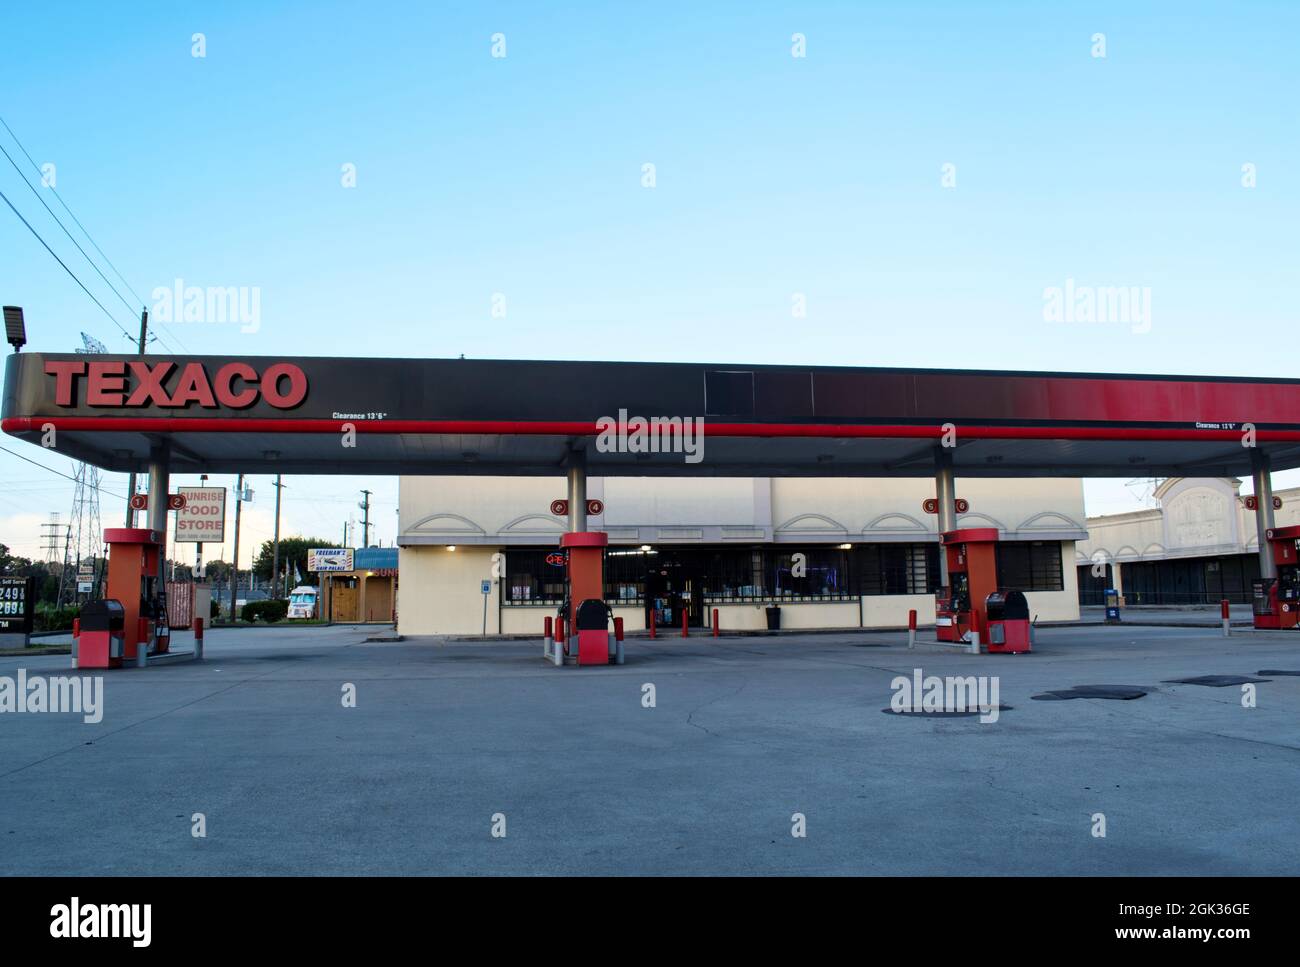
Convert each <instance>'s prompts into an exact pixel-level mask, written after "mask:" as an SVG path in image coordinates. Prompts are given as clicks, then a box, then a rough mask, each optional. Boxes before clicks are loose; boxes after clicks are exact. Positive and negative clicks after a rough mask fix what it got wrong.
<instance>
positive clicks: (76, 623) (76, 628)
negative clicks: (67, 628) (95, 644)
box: [72, 618, 81, 638]
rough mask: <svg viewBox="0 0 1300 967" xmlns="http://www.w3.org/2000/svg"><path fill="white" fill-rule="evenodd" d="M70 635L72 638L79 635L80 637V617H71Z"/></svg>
mask: <svg viewBox="0 0 1300 967" xmlns="http://www.w3.org/2000/svg"><path fill="white" fill-rule="evenodd" d="M72 637H74V638H80V637H81V619H80V618H73V619H72Z"/></svg>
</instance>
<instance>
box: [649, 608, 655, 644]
mask: <svg viewBox="0 0 1300 967" xmlns="http://www.w3.org/2000/svg"><path fill="white" fill-rule="evenodd" d="M654 636H655V609H654V608H651V609H650V637H651V638H653V637H654Z"/></svg>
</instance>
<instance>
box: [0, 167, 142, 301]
mask: <svg viewBox="0 0 1300 967" xmlns="http://www.w3.org/2000/svg"><path fill="white" fill-rule="evenodd" d="M0 154H3V155H4V156H5V158H6V159H8V161H9V163H10V164H11V165H13V169H14V171H16V172H18V177H19V178H21V179H22V180H23V184H24V185H26V186H27V188H28V190H30V191H31V193H32V194H33V195H35V196H36V200H37V201H38V202H40V203H41V207H43V208H44V209H45V210H46V211H47V212H49V213H50V217H51V218H53V219H54V224H56V225H58V226H59V228H61V229H63V234H64V235H66V236H68V241H70V242H71V243H72V244H73V245H75V246H77V251H78V252H80V253H81V255H82V257H83V258H84V259H85V260H86V261H87V262H88V263H90V267H91V268H92V269H94V270H95V272H96V274H98V275H99V277H100V278H101V279H103V280H104V284H105V285H106V286H108V287H109V289H110V290H112V293H113V295H115V296H117V298H118V300H119V301H121V303H122V305H124V306H126V311H127V312H135V307H134V306H132V305H131V303H129V302H127V301H126V299H125V298H124V297H123V296H122V293H120V292H118V291H117V288H116V287H115V286H114V285H113V283H112V282H109V281H108V276H106V275H105V274H104V273H103V272H101V271H100V269H99V266H98V265H96V264H95V261H94V259H92V258H91V257H90V256H89V255H87V254H86V250H85V249H84V248H82V247H81V243H80V242H78V241H77V240H76V239H75V238H73V237H72V233H71V232H70V231H68V226H66V225H64V224H63V222H61V221H59V216H58V215H56V214H54V209H52V208H51V207H50V206H49V205H47V204H46V203H45V199H44V198H42V197H41V193H40V192H39V191H37V190H36V186H35V185H33V184H32V183H31V182H30V181H28V180H27V176H26V175H24V174H23V169H22V168H19V167H18V162H17V161H15V160H14V159H13V157H12V156H11V155H10V154H9V152H8V151H6V150H5V146H4V145H3V144H0ZM127 288H128V289H130V288H131V287H130V286H129V285H128V286H127Z"/></svg>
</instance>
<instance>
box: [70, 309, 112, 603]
mask: <svg viewBox="0 0 1300 967" xmlns="http://www.w3.org/2000/svg"><path fill="white" fill-rule="evenodd" d="M81 342H82V347H81V348H80V349H78V350H77V352H78V353H83V354H87V355H96V354H99V353H106V352H108V347H107V346H105V345H104V344H103V343H102V342H100V341H99V340H98V339H95V338H94V337H93V336H88V335H86V334H85V333H84V332H83V333H82V334H81ZM102 479H103V475H102V474H101V473H100V470H99V468H98V467H92V466H91V465H90V464H88V463H78V464H77V465H76V467H75V469H74V472H73V480H74V481H75V487H74V489H73V492H72V520H71V522H70V523H69V525H68V533H69V538H70V542H71V548H70V556H71V557H72V559H73V560H74V561H75V562H76V571H77V578H76V580H77V583H78V584H79V585H81V586H84V585H85V584H90V586H91V590H90V591H89V593H86V592H81V591H80V589H79V588H78V589H77V591H78V593H77V595H76V597H75V598H73V600H82V599H84V598H87V597H94V596H95V594H96V592H97V591H98V584H99V578H100V569H99V568H98V567H97V565H98V563H99V562H100V561H101V560H103V557H104V531H103V526H102V524H101V522H100V519H99V485H100V482H101V481H102Z"/></svg>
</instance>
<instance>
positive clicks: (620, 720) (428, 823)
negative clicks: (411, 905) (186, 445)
mask: <svg viewBox="0 0 1300 967" xmlns="http://www.w3.org/2000/svg"><path fill="white" fill-rule="evenodd" d="M374 633H375V631H374V629H360V628H348V627H335V628H319V627H315V628H295V629H283V630H282V629H277V630H273V631H220V630H217V631H210V632H209V633H208V638H207V656H208V657H207V660H206V661H204V662H202V663H188V664H174V665H166V666H159V667H150V668H148V669H143V670H137V669H125V670H116V671H111V672H106V673H104V681H105V685H104V689H105V697H104V708H105V711H104V716H103V720H102V721H101V722H100V723H98V724H93V725H92V724H85V723H84V722H83V720H82V716H80V715H75V714H57V715H56V714H48V713H47V714H30V713H6V714H0V837H3V840H4V849H3V850H2V851H0V872H3V873H6V874H47V873H50V874H52V873H59V874H92V875H94V874H121V873H125V874H151V873H157V874H226V873H253V874H262V873H266V874H310V873H331V874H361V873H398V874H443V873H454V874H460V873H470V874H478V873H482V874H497V873H515V874H551V873H559V874H567V873H578V874H584V873H616V874H617V873H648V874H667V873H684V874H710V873H739V874H766V873H796V874H801V873H828V874H859V873H861V874H880V873H888V874H922V873H939V874H942V873H959V874H1139V875H1165V874H1189V875H1221V874H1282V873H1287V874H1293V873H1295V871H1296V870H1297V869H1298V868H1300V835H1297V834H1298V833H1300V812H1298V811H1297V806H1296V804H1297V802H1300V756H1298V755H1297V748H1298V747H1300V677H1277V678H1275V679H1274V680H1273V681H1271V682H1268V683H1263V684H1259V685H1258V686H1257V703H1258V705H1257V707H1255V708H1243V706H1242V691H1241V689H1240V688H1239V687H1227V688H1209V687H1203V686H1197V685H1170V684H1161V682H1162V680H1164V679H1169V678H1176V677H1187V676H1193V675H1205V674H1242V675H1254V673H1256V672H1257V671H1259V670H1260V669H1265V668H1279V669H1291V670H1296V671H1300V634H1296V633H1287V632H1242V633H1240V634H1238V635H1235V636H1234V637H1233V638H1231V639H1228V640H1225V639H1223V638H1222V637H1220V636H1219V633H1218V632H1217V631H1214V630H1210V629H1200V628H1181V629H1179V628H1149V627H1142V628H1137V627H1134V628H1124V627H1120V628H1110V627H1071V628H1049V629H1043V630H1040V631H1039V632H1038V636H1037V644H1036V648H1037V650H1036V652H1035V653H1034V654H1033V655H1028V656H991V655H983V656H972V655H961V654H946V653H936V652H930V651H922V650H918V651H915V652H909V651H908V650H907V649H906V647H905V646H904V644H905V635H902V634H898V633H881V634H875V633H852V634H844V635H827V634H819V635H807V636H783V637H779V638H723V639H720V640H718V641H716V642H715V641H714V640H712V639H709V638H704V637H700V638H692V639H689V640H686V641H683V640H681V639H673V638H670V639H663V640H660V641H656V642H650V641H643V640H638V641H634V642H629V648H628V662H627V664H626V665H624V666H621V667H608V668H574V667H566V668H563V669H557V668H554V667H553V666H550V665H548V664H546V663H544V662H543V661H542V659H541V657H540V651H541V648H540V642H539V643H537V644H533V643H529V642H519V641H514V642H500V643H483V642H454V643H448V642H445V641H443V640H441V639H432V638H430V639H408V640H406V641H404V642H399V643H364V642H363V639H364V638H365V637H366V636H368V635H370V634H374ZM177 644H178V646H180V647H185V641H184V638H183V637H179V636H178V640H177ZM68 666H69V659H68V658H67V657H66V656H50V657H34V656H33V657H27V658H5V659H0V676H10V677H16V675H17V671H18V669H19V668H24V669H26V671H27V673H28V674H29V675H36V674H45V673H52V674H58V675H65V674H79V673H77V672H75V671H73V670H71V669H70V668H69V667H68ZM916 668H921V669H923V672H924V674H926V675H940V676H944V675H962V676H966V675H990V676H997V677H998V681H999V687H1000V701H1001V702H1002V703H1003V704H1004V705H1009V706H1011V709H1010V710H1007V711H1004V712H1002V713H1001V715H1000V716H999V717H998V720H997V721H996V722H980V721H979V720H978V719H977V718H937V717H933V716H931V717H926V716H896V715H892V714H882V711H881V710H882V709H884V708H886V707H887V706H888V705H889V703H890V697H891V689H890V682H891V680H892V679H894V678H895V677H896V676H899V675H902V676H908V677H910V676H911V675H912V674H913V670H914V669H916ZM87 674H88V673H87ZM345 683H350V684H352V685H354V686H355V687H356V707H355V708H345V707H344V706H343V702H342V700H341V698H342V693H343V688H344V685H345ZM646 683H650V684H653V685H654V686H655V699H656V704H655V707H654V708H645V707H643V705H642V696H643V685H644V684H646ZM1102 683H1104V684H1127V685H1141V686H1148V687H1154V688H1155V691H1153V692H1152V693H1151V694H1148V695H1147V696H1145V697H1144V698H1140V699H1137V700H1133V701H1106V700H1097V699H1085V700H1073V701H1055V702H1051V701H1033V700H1031V699H1030V696H1031V695H1034V694H1037V693H1039V692H1042V691H1044V690H1046V689H1061V688H1069V687H1071V686H1075V685H1083V684H1102ZM195 813H202V814H203V815H204V819H205V822H206V836H205V837H203V838H196V837H194V836H193V835H192V834H191V831H192V821H193V815H194V814H195ZM795 813H802V814H804V816H805V817H806V831H807V835H806V837H802V838H796V837H793V836H792V835H791V829H792V815H793V814H795ZM1098 813H1101V814H1104V816H1105V822H1106V836H1105V837H1104V838H1099V837H1096V836H1094V835H1093V830H1094V828H1095V825H1096V821H1095V819H1094V817H1095V814H1098ZM494 814H503V815H504V817H505V831H506V835H505V836H504V837H494V836H493V835H492V826H493V821H494V820H493V817H494ZM498 829H499V824H498Z"/></svg>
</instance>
